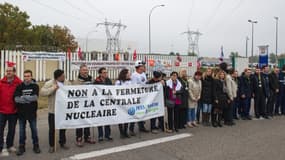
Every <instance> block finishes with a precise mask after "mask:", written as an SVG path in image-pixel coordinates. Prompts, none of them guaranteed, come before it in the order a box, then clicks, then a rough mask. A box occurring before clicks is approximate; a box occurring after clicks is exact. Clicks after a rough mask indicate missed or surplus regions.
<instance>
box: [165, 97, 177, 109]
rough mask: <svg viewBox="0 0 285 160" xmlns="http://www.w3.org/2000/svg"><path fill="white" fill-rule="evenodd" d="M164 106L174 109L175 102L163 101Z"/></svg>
mask: <svg viewBox="0 0 285 160" xmlns="http://www.w3.org/2000/svg"><path fill="white" fill-rule="evenodd" d="M165 106H166V107H167V108H174V107H175V102H173V101H171V100H169V99H167V100H165Z"/></svg>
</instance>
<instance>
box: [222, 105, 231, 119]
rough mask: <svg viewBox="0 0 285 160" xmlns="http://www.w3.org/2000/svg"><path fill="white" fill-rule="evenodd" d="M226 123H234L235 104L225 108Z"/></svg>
mask: <svg viewBox="0 0 285 160" xmlns="http://www.w3.org/2000/svg"><path fill="white" fill-rule="evenodd" d="M223 113H224V120H225V122H233V102H231V103H230V104H228V105H227V106H226V107H224V108H223Z"/></svg>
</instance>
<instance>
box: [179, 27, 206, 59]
mask: <svg viewBox="0 0 285 160" xmlns="http://www.w3.org/2000/svg"><path fill="white" fill-rule="evenodd" d="M181 34H187V38H188V53H196V54H197V56H198V57H199V45H198V42H199V38H200V36H201V35H202V33H200V32H199V31H198V30H197V31H191V30H190V29H189V28H188V30H187V31H186V32H183V33H181Z"/></svg>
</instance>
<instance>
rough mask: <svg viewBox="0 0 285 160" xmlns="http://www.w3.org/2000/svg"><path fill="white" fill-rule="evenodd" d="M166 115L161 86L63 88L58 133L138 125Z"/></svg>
mask: <svg viewBox="0 0 285 160" xmlns="http://www.w3.org/2000/svg"><path fill="white" fill-rule="evenodd" d="M163 115H164V98H163V86H162V85H161V83H156V84H150V85H130V86H107V85H80V86H63V87H60V88H59V89H58V91H57V92H56V100H55V128H56V129H68V128H84V127H91V126H104V125H114V124H120V123H129V122H138V121H142V120H147V119H151V118H154V117H160V116H163Z"/></svg>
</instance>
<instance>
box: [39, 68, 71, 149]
mask: <svg viewBox="0 0 285 160" xmlns="http://www.w3.org/2000/svg"><path fill="white" fill-rule="evenodd" d="M63 85H71V83H70V82H69V81H66V80H65V75H64V71H63V70H60V69H57V70H55V71H54V79H52V80H49V81H47V82H46V83H45V84H44V86H43V87H42V88H41V91H40V95H42V96H47V97H48V109H49V114H48V125H49V145H50V148H49V153H53V152H54V151H55V149H54V145H55V144H54V140H55V137H54V134H55V117H54V116H55V115H54V114H55V112H54V111H55V93H56V91H57V90H58V89H59V87H62V86H63ZM65 143H66V137H65V129H60V130H59V144H60V148H62V149H64V150H67V149H69V148H68V147H67V146H66V145H65Z"/></svg>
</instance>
